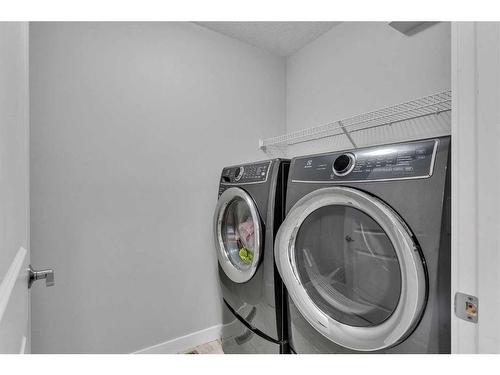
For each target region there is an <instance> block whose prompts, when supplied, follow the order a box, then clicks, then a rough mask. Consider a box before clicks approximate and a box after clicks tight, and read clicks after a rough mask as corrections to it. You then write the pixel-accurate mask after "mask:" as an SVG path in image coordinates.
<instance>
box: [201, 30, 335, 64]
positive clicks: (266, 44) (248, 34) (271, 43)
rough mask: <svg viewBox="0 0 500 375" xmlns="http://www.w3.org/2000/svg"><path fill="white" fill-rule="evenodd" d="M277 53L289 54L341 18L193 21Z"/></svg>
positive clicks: (322, 32) (281, 54)
mask: <svg viewBox="0 0 500 375" xmlns="http://www.w3.org/2000/svg"><path fill="white" fill-rule="evenodd" d="M195 23H196V24H198V25H200V26H203V27H206V28H208V29H211V30H214V31H217V32H219V33H221V34H225V35H228V36H230V37H233V38H235V39H238V40H240V41H242V42H246V43H248V44H251V45H253V46H255V47H259V48H263V49H265V50H268V51H269V52H272V53H275V54H277V55H280V56H289V55H291V54H292V53H294V52H296V51H298V50H299V49H301V48H302V47H304V46H305V45H306V44H307V43H310V42H312V41H313V40H314V39H316V38H318V37H319V36H320V35H322V34H324V33H325V32H327V31H328V30H330V29H331V28H332V27H334V26H336V25H338V24H339V23H340V22H195Z"/></svg>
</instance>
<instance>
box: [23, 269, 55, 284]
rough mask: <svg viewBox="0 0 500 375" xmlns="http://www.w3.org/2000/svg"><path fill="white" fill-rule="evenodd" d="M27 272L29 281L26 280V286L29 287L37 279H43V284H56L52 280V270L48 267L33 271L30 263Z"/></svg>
mask: <svg viewBox="0 0 500 375" xmlns="http://www.w3.org/2000/svg"><path fill="white" fill-rule="evenodd" d="M28 273H29V281H28V288H31V285H33V283H34V282H35V281H37V280H42V279H45V286H47V287H49V286H54V285H55V284H56V282H55V280H54V270H51V269H48V270H40V271H35V270H34V269H33V268H31V265H30V266H29V268H28Z"/></svg>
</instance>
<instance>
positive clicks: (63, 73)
mask: <svg viewBox="0 0 500 375" xmlns="http://www.w3.org/2000/svg"><path fill="white" fill-rule="evenodd" d="M30 54H31V57H30V64H31V70H30V74H31V77H30V83H31V118H32V121H31V163H32V169H31V179H32V185H31V198H32V202H31V210H32V211H31V215H32V216H31V225H32V227H31V241H32V248H33V251H32V257H33V263H34V264H36V265H37V266H38V267H44V266H50V267H53V268H54V269H55V272H56V286H55V287H54V288H50V289H47V290H45V291H44V293H37V292H36V289H37V288H40V287H42V286H41V285H38V286H35V288H34V289H35V290H34V292H33V302H32V304H33V308H32V311H33V317H32V325H33V352H53V353H71V352H72V353H88V352H94V353H97V352H116V353H119V352H133V351H136V350H140V349H142V348H145V347H147V346H150V345H154V344H157V343H161V342H163V341H167V340H170V339H175V338H177V337H180V336H183V335H187V334H190V333H193V332H195V331H198V330H203V329H206V328H207V327H211V326H216V325H218V324H220V322H221V316H220V314H221V311H220V300H219V296H218V293H219V292H218V290H219V288H218V282H217V269H216V265H217V260H216V257H215V256H214V251H213V243H212V233H211V227H212V214H213V208H214V206H215V203H216V199H217V185H218V177H219V173H220V171H221V168H222V167H223V166H225V165H230V164H232V163H237V162H247V161H249V160H255V159H262V158H265V157H266V156H265V155H264V154H262V153H260V152H259V151H258V149H257V142H258V139H259V138H260V137H262V136H264V137H266V136H274V135H278V134H281V133H283V132H284V131H285V65H284V61H283V60H282V59H280V58H278V57H275V56H272V55H270V54H268V53H266V52H263V51H260V50H258V49H256V48H253V47H250V46H247V45H245V44H243V43H240V42H237V41H235V40H233V39H230V38H228V37H224V36H222V35H220V34H217V33H214V32H211V31H208V30H206V29H203V28H201V27H199V26H196V25H193V24H189V23H149V24H142V23H102V24H96V23H33V24H31V25H30Z"/></svg>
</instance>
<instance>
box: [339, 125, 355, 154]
mask: <svg viewBox="0 0 500 375" xmlns="http://www.w3.org/2000/svg"><path fill="white" fill-rule="evenodd" d="M339 126H340V129H342V132H343V133H344V134H345V136H346V137H347V139H348V140H349V142H351V144H352V147H354V148H358V146H356V143H355V142H354V140H353V139H352V137H351V135H350V134H349V132H348V131H347V129H346V128H345V127H344V124H342V121H339Z"/></svg>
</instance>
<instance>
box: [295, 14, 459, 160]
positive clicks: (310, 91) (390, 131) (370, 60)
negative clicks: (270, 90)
mask: <svg viewBox="0 0 500 375" xmlns="http://www.w3.org/2000/svg"><path fill="white" fill-rule="evenodd" d="M450 33H451V32H450V24H449V23H439V24H436V25H434V26H432V27H430V28H428V29H426V30H424V31H422V32H420V33H418V34H416V35H414V36H411V37H408V36H405V35H404V34H401V33H400V32H398V31H396V30H394V29H393V28H391V27H390V26H389V25H388V24H387V23H385V22H344V23H341V24H340V25H338V26H336V27H334V28H333V29H331V30H330V31H329V32H327V33H325V34H323V35H322V36H321V37H319V38H318V39H316V40H315V41H314V42H312V43H310V44H308V45H307V46H305V47H304V48H303V49H301V50H300V51H298V52H297V53H295V54H293V55H292V56H290V57H289V58H288V59H287V131H288V132H291V131H295V130H299V129H303V128H308V127H311V126H317V125H323V124H327V123H330V122H333V121H336V120H341V119H344V118H347V117H351V116H354V115H358V114H362V113H366V112H369V111H373V110H377V109H379V108H382V107H386V106H390V105H393V104H398V103H401V102H404V101H408V100H412V99H416V98H419V97H422V96H426V95H429V94H434V93H437V92H440V91H442V90H446V89H449V88H450V87H451V83H450V65H451V62H450V48H451V47H450ZM406 125H407V124H399V125H397V126H392V127H382V128H377V129H376V130H375V131H367V132H364V133H363V132H360V133H354V135H353V137H354V138H355V141H356V143H357V145H358V146H361V145H364V144H374V143H378V142H387V141H388V140H394V141H397V140H403V139H407V138H418V137H422V136H432V135H439V134H446V133H449V129H450V116H449V113H448V114H443V115H441V116H440V118H426V119H422V120H419V121H416V122H415V123H414V124H412V125H415V126H406ZM346 147H347V148H351V147H352V146H350V144H349V143H348V142H347V139H346V138H345V137H341V138H336V139H333V140H332V139H330V140H326V141H322V142H312V143H309V144H305V145H300V146H294V147H292V148H291V149H290V150H291V155H296V154H301V153H314V152H320V151H326V150H332V149H336V148H337V149H338V148H346Z"/></svg>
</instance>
